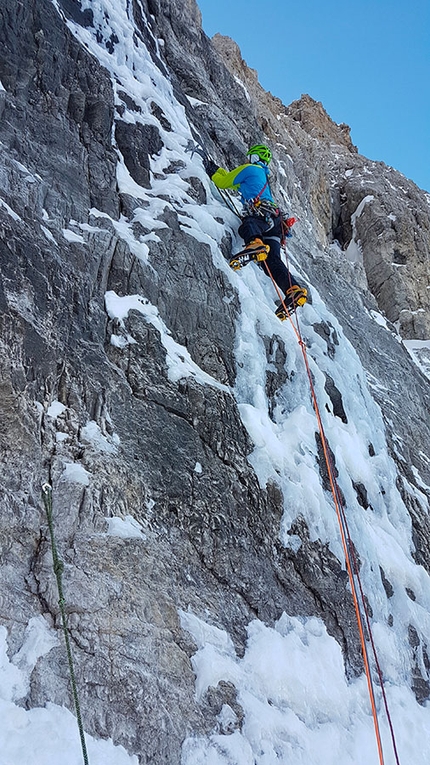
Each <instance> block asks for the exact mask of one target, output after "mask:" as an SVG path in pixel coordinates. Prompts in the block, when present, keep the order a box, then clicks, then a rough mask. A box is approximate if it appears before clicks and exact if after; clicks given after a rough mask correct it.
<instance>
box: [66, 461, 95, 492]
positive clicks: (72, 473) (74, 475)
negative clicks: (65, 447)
mask: <svg viewBox="0 0 430 765" xmlns="http://www.w3.org/2000/svg"><path fill="white" fill-rule="evenodd" d="M90 477H91V473H89V472H88V470H85V468H84V467H82V465H79V463H77V462H66V463H65V464H64V470H63V472H62V474H61V478H62V480H63V481H69V482H70V483H79V484H81V486H89V485H90Z"/></svg>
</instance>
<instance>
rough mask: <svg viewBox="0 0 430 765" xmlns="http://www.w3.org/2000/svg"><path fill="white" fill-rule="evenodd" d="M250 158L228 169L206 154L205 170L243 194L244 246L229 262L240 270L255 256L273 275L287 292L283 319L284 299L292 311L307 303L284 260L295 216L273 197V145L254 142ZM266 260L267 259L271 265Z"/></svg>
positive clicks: (225, 186) (219, 182) (279, 313)
mask: <svg viewBox="0 0 430 765" xmlns="http://www.w3.org/2000/svg"><path fill="white" fill-rule="evenodd" d="M247 158H248V162H246V164H244V165H239V167H236V168H235V169H234V170H230V172H228V170H224V169H223V168H222V167H218V165H217V164H216V163H215V162H213V160H211V159H210V158H209V157H205V158H204V165H205V170H206V172H207V174H208V175H209V177H210V178H211V180H212V181H213V182H214V184H215V186H217V188H219V189H233V190H235V191H236V190H237V191H239V193H240V196H241V202H242V204H243V212H242V223H241V224H240V226H239V229H238V232H239V234H240V236H241V237H242V239H243V240H244V242H245V248H244V250H242V251H241V252H239V253H237V255H234V256H233V257H232V258H231V260H230V266H231V267H232V268H233V269H234V270H238V269H240V268H242V267H243V266H244V265H246V264H247V263H249V262H250V261H251V260H254V261H256V262H257V263H259V265H260V266H261V267H262V268H263V271H264V272H265V274H266V275H267V276H270V275H272V276H273V279H274V280H275V282H276V284H277V285H278V287H279V289H280V290H281V291H282V292H283V293H284V294H285V298H284V300H283V301H281V302H280V303H279V305H278V307H277V309H276V315H277V316H279V318H280V319H282V320H283V319H285V318H286V317H287V314H286V313H285V310H284V307H283V305H282V302H284V303H285V306H286V308H287V309H288V312H290V313H291V312H293V311H294V310H295V309H296V308H297V306H299V305H304V303H306V300H307V294H308V293H307V290H306V288H305V287H303V286H302V285H301V284H299V283H298V282H297V281H296V279H295V278H294V277H293V276H292V274H290V272H289V270H288V268H287V267H286V266H285V265H284V263H283V261H282V260H281V241H282V240H283V239H284V237H285V236H288V235H290V228H291V225H292V224H293V223H294V218H288V219H285V218H284V216H283V215H282V213H281V211H280V209H279V207H278V206H277V205H276V202H275V201H274V199H273V196H272V192H271V190H270V185H269V163H270V160H271V159H272V152H271V151H270V149H269V148H268V147H267V146H264V145H263V144H257V145H255V146H251V148H250V149H249V150H248V152H247ZM263 261H266V263H267V266H268V269H267V268H266V267H265V265H264V264H263ZM269 271H270V273H269Z"/></svg>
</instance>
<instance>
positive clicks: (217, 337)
mask: <svg viewBox="0 0 430 765" xmlns="http://www.w3.org/2000/svg"><path fill="white" fill-rule="evenodd" d="M0 83H1V87H0V223H1V232H0V274H1V282H0V367H1V388H0V391H1V393H0V449H1V464H2V488H3V492H2V496H1V499H0V528H1V576H2V587H1V593H0V623H1V625H3V626H5V627H6V628H7V632H8V646H9V653H10V655H11V656H12V655H14V654H15V655H16V653H17V652H18V650H19V649H20V648H21V646H22V644H23V641H24V635H25V630H26V627H27V624H28V622H29V620H30V619H31V618H32V617H35V616H40V615H42V616H43V617H44V619H45V621H46V623H47V625H48V626H49V627H50V628H51V629H52V631H55V632H57V633H58V631H59V611H58V602H57V601H58V596H57V593H56V589H55V577H54V573H53V570H52V562H51V552H50V547H49V541H48V534H47V526H46V518H45V514H44V508H43V504H42V502H41V495H40V487H41V484H42V483H43V482H44V481H49V482H50V483H51V484H52V487H53V499H54V514H55V524H56V533H57V545H58V548H59V551H60V554H61V557H62V558H63V560H64V564H65V571H64V579H65V582H66V585H65V588H66V604H67V609H68V614H69V624H70V631H71V638H72V643H73V648H74V651H75V656H76V664H77V677H78V685H79V689H80V694H81V699H82V711H83V718H84V724H85V728H86V730H87V731H88V733H91V734H92V735H94V736H96V737H100V738H106V739H109V738H111V739H113V741H114V742H115V743H119V744H122V745H123V746H124V747H125V748H126V750H127V752H129V753H130V755H135V756H136V757H137V758H138V760H139V762H140V763H151V765H161V763H167V762H168V763H169V765H176V764H177V763H179V762H184V763H190V762H192V760H191V759H189V760H187V759H186V751H187V749H186V746H185V748H184V742H186V741H188V740H189V739H190V737H191V738H192V737H193V736H194V737H196V736H200V737H209V736H210V735H211V734H212V732H213V731H214V730H215V729H216V730H218V731H219V730H220V726H221V733H222V734H223V735H224V734H225V735H226V736H227V735H228V734H229V733H232V730H234V731H240V730H242V727H243V720H244V718H245V717H246V715H245V712H244V709H243V700H240V699H239V700H238V693H239V692H238V689H237V687H235V685H234V683H233V682H231V681H228V682H227V681H224V680H221V681H220V682H219V683H218V684H216V685H215V686H213V687H211V688H210V689H209V691H208V692H207V693H206V694H204V695H203V698H202V699H201V700H200V701H197V700H196V697H195V672H194V669H193V666H194V665H193V664H192V663H191V657H192V656H193V655H194V654H195V652H196V640H195V639H193V638H192V637H191V635H190V632H189V631H187V630H186V629H185V628H184V627H183V624H182V623H181V617H180V613H181V612H184V613H186V612H188V611H189V612H191V613H193V614H196V615H197V616H198V617H199V618H200V619H202V620H204V621H206V622H207V623H208V624H210V625H213V626H214V627H217V628H219V629H223V630H226V631H227V632H228V634H229V635H230V636H231V639H232V641H233V643H232V644H233V645H234V648H235V649H236V652H237V656H238V657H241V656H243V655H244V652H245V650H246V645H247V628H248V625H249V624H250V623H251V622H252V621H253V620H259V622H262V623H265V624H267V625H273V624H274V623H275V622H276V621H277V620H279V619H280V617H281V615H282V614H283V613H285V614H288V615H289V616H290V617H296V616H297V617H300V618H304V617H313V616H315V617H318V618H319V619H320V620H321V622H322V623H324V625H325V627H326V629H327V632H328V634H329V635H330V636H331V637H332V638H334V639H335V640H336V641H337V642H338V643H339V645H340V646H341V648H342V652H343V659H344V664H345V672H346V675H347V677H348V678H350V679H351V678H354V677H357V676H359V675H360V673H361V672H362V659H361V654H360V648H359V642H358V637H357V631H356V627H355V623H354V613H353V604H352V601H351V594H350V591H349V588H348V584H347V580H346V577H345V571H344V561H343V559H342V552H341V549H340V546H339V544H338V541H336V532H335V531H334V523H333V524H332V520H328V519H329V518H330V519H331V512H332V508H331V505H330V499H329V498H328V494H327V491H326V488H327V485H326V483H327V482H326V475H325V472H324V465H323V461H322V458H321V450H320V445H319V443H318V438H317V436H316V435H315V432H316V426H315V423H314V419H313V412H312V405H311V402H310V400H309V394H308V389H307V383H306V377H305V373H304V369H303V366H302V360H301V354H300V352H299V350H297V348H296V343H295V338H294V335H293V333H291V332H290V333H289V332H288V329H285V327H284V326H283V325H282V326H280V325H279V322H278V320H277V319H276V317H274V315H273V308H274V303H273V295H272V292H271V285H270V283H269V281H268V280H266V279H265V278H264V276H263V275H262V274H260V273H258V272H257V270H256V269H253V270H252V269H251V267H250V268H249V272H248V270H247V272H246V274H244V275H243V278H239V277H238V275H236V274H233V273H232V272H231V271H230V269H229V268H228V266H227V265H226V261H225V257H226V256H228V254H229V253H230V252H231V248H232V247H235V246H238V240H237V239H236V234H235V232H236V229H237V220H236V219H235V217H234V215H232V213H231V212H230V211H229V210H227V209H226V208H225V207H223V205H222V201H221V200H220V199H219V198H218V197H217V196H216V192H215V191H214V189H213V188H212V187H211V186H210V184H209V181H208V179H207V178H206V176H205V174H204V171H203V168H202V165H201V162H200V159H199V157H198V156H197V155H195V156H194V157H191V155H190V153H189V152H188V151H187V145H188V143H189V140H190V139H191V138H192V137H193V136H194V137H198V138H200V139H201V140H202V141H203V142H204V143H205V145H206V146H207V148H208V150H209V151H210V153H211V154H212V155H213V156H214V158H215V159H216V160H217V161H219V162H220V163H223V164H225V165H226V166H227V165H232V163H239V162H241V161H243V154H244V151H245V149H246V146H247V145H248V144H249V143H250V142H253V141H256V140H258V141H260V140H264V141H265V142H267V143H269V144H270V145H271V146H272V148H273V151H274V163H273V188H274V192H275V194H276V195H277V196H278V198H279V199H280V201H281V203H282V205H283V206H284V207H285V208H287V209H289V210H291V212H292V213H293V214H296V215H297V217H298V218H299V224H297V226H296V228H297V232H296V234H295V237H294V239H293V240H291V246H290V247H289V253H290V258H291V262H292V266H293V268H295V269H296V270H297V272H298V273H299V274H300V275H301V276H302V278H304V279H306V281H307V282H308V283H309V284H310V285H311V289H312V290H313V304H312V306H307V307H306V308H305V310H304V312H303V317H304V318H303V331H304V335H305V340H306V344H307V346H308V349H309V353H310V354H311V356H312V364H313V366H312V370H313V374H314V377H315V380H316V386H317V389H318V392H319V395H320V397H321V406H322V409H323V411H324V417H325V418H327V423H328V427H329V429H330V430H331V432H333V438H335V437H336V439H338V441H337V442H338V443H339V444H341V443H343V442H342V441H341V434H343V436H342V438H343V437H344V439H345V444H347V434H349V435H350V436H351V443H352V444H355V446H354V448H357V449H359V450H360V449H361V448H363V450H364V452H363V453H362V452H361V451H360V460H358V459H357V463H358V465H359V466H358V467H357V468H356V471H357V475H355V474H354V476H353V477H352V478H351V477H350V476H349V474H348V470H347V465H348V463H349V458H348V456H347V455H348V454H349V452H348V446H347V445H345V451H342V447H341V446H339V449H340V451H339V452H337V453H336V455H335V457H336V460H337V463H336V464H337V469H338V471H339V473H340V480H341V482H342V481H343V484H342V489H343V491H344V494H345V503H346V506H347V509H348V510H349V511H350V512H351V514H352V517H353V518H354V519H355V520H354V524H355V523H356V524H357V529H361V526H360V524H362V525H363V528H364V527H365V526H366V525H367V524H369V523H370V521H369V518H372V519H373V521H374V523H375V524H376V523H377V522H378V523H379V519H380V518H383V519H384V521H383V522H384V523H386V524H389V523H390V524H391V525H394V526H395V525H396V521H395V519H396V518H401V520H399V521H398V526H399V528H401V529H403V528H404V529H406V530H408V529H410V533H411V542H410V548H411V549H410V550H409V547H408V544H409V543H406V542H405V543H404V548H405V555H408V556H409V558H408V560H409V563H408V565H410V567H411V571H412V569H413V571H415V570H417V571H419V572H424V573H425V575H426V576H427V574H428V573H429V572H430V553H429V540H430V527H429V516H428V498H429V489H428V486H429V485H430V462H429V457H428V455H429V454H430V427H429V422H428V411H429V406H430V397H429V391H428V378H427V377H426V376H425V374H424V373H423V371H422V369H420V367H419V365H418V362H417V358H416V357H414V358H412V357H411V356H410V355H409V353H408V352H407V349H406V347H405V345H404V344H403V343H402V338H405V339H418V340H426V339H428V338H429V337H430V303H429V301H430V291H429V289H428V283H429V243H430V223H429V207H428V197H427V196H426V194H425V193H424V192H423V191H421V190H419V189H418V188H417V187H416V186H415V185H414V184H413V183H412V182H411V181H409V180H407V179H406V178H404V177H403V176H401V175H400V174H399V173H398V172H396V171H395V170H393V169H392V168H388V167H386V166H384V165H383V164H382V163H375V162H370V161H368V160H366V159H365V158H364V157H362V156H361V155H360V154H358V153H357V150H356V149H355V147H354V146H353V145H352V144H351V140H350V137H349V131H348V129H347V128H346V127H345V126H343V125H340V126H337V125H335V124H334V123H333V122H332V121H331V120H330V118H329V117H328V115H327V114H326V113H325V111H324V109H323V107H322V106H321V105H320V104H317V103H315V102H314V101H312V99H310V98H309V97H308V96H304V97H303V98H302V99H301V100H300V101H299V102H296V103H295V104H292V105H291V106H289V107H287V106H284V105H283V104H282V103H281V102H280V101H279V100H278V99H276V98H274V97H273V96H272V95H271V94H268V93H265V92H264V91H263V90H262V88H261V86H260V85H259V84H258V77H257V74H256V73H254V72H253V71H252V70H249V69H248V68H247V66H246V64H245V63H244V62H243V61H242V58H241V56H240V52H239V50H238V48H237V46H236V45H235V44H233V43H232V42H231V41H228V40H226V39H225V38H219V37H217V38H215V39H214V40H213V41H210V40H209V39H208V38H207V37H206V35H205V34H204V32H203V31H202V28H201V15H200V12H199V9H198V7H197V5H196V4H195V2H194V0H187V2H185V3H184V2H179V0H178V1H177V0H133V2H131V3H130V2H125V0H124V1H122V0H121V2H118V3H111V2H109V1H108V0H103V1H102V2H99V3H92V2H91V1H90V0H82V2H78V1H77V0H54V1H53V2H51V1H50V0H41V1H40V2H38V3H34V2H32V1H31V0H23V2H20V3H19V4H16V3H15V2H14V0H3V3H2V7H1V9H0ZM121 301H123V302H121ZM383 315H384V316H385V317H386V318H384V316H383ZM393 324H396V327H394V326H393ZM349 364H351V365H352V366H351V367H350V366H349ZM351 370H353V372H351ZM357 402H358V403H357ZM259 407H262V409H261V411H263V410H264V418H265V419H264V422H265V423H267V433H269V432H272V431H273V433H274V432H275V430H276V433H277V438H279V444H278V446H277V447H276V449H273V452H271V451H270V448H269V446H268V445H267V444H266V445H264V444H263V441H261V440H259V438H258V437H257V436H258V433H259V432H257V431H255V427H256V426H255V422H256V420H257V419H258V417H260V414H259V415H258V417H257V415H256V417H255V419H253V418H252V416H251V412H255V413H257V412H260V409H259ZM261 417H263V415H261ZM367 417H369V421H370V422H373V424H374V431H373V430H372V428H370V426H369V425H368V424H367V423H368V420H367V419H366V418H367ZM372 418H373V420H372ZM357 420H360V421H361V430H360V421H357ZM295 422H298V423H300V426H299V425H294V423H295ZM384 424H385V427H386V432H385V433H384ZM253 427H254V430H253ZM299 428H303V430H302V431H301V430H300V429H299ZM336 429H337V430H336ZM356 430H357V431H358V433H359V436H357V438H356V440H355V441H354V439H353V438H352V435H351V434H352V431H354V433H355V432H356ZM289 434H292V435H291V436H290V435H289ZM335 434H336V436H335ZM284 438H285V439H288V438H290V440H286V441H285V443H284V442H282V439H284ZM281 442H282V443H284V446H283V447H282V448H281V446H280V444H281ZM277 443H278V442H277ZM357 444H360V446H359V447H358V446H356V445H357ZM351 448H352V447H351ZM283 450H284V451H283ZM271 460H272V461H271ZM283 460H285V461H284V462H283ZM288 460H290V461H288ZM301 460H303V465H302V463H301ZM372 460H373V461H372ZM351 462H353V460H351ZM287 463H288V469H287V467H286V465H287ZM305 463H306V469H305ZM345 465H346V466H345ZM309 466H311V469H309V470H308V467H309ZM302 468H303V469H302ZM351 469H353V467H352V468H351ZM360 471H361V472H360ZM305 475H306V476H307V478H305ZM311 475H312V476H313V478H312V479H311V477H310V476H311ZM300 476H301V478H300ZM366 482H367V483H366ZM317 497H318V499H317ZM317 507H318V508H319V510H318V511H317V510H316V509H315V508H317ZM325 514H326V515H325ZM130 519H131V520H132V521H133V522H134V524H135V526H134V527H133V528H135V529H137V531H136V533H135V534H130V533H127V532H126V531H124V533H118V532H115V529H118V524H117V525H115V523H114V521H115V522H122V523H124V524H125V527H124V528H126V529H127V528H128V529H129V525H128V526H127V523H128V524H129V523H130ZM381 523H382V521H381ZM121 528H122V527H121ZM354 528H355V527H354ZM378 528H379V527H378ZM384 528H385V527H384ZM390 528H391V526H390ZM360 533H361V532H360ZM399 533H400V532H399ZM406 533H409V531H408V532H407V531H405V534H406ZM357 534H358V531H357ZM363 534H364V531H363ZM405 538H406V537H405ZM369 540H370V536H369ZM399 545H400V542H399ZM406 548H407V549H406ZM396 549H397V548H396ZM371 550H373V547H372V545H371V542H370V541H369V548H368V549H367V550H361V551H359V554H361V556H362V562H361V564H362V566H363V568H364V569H365V576H367V577H368V580H367V581H369V582H370V583H371V582H373V581H375V580H377V582H376V584H375V587H376V588H377V589H376V590H375V592H376V595H375V597H374V604H375V603H378V604H380V608H381V613H382V612H383V614H384V615H383V616H382V617H381V620H382V622H383V627H381V629H387V630H389V629H391V627H392V624H393V621H394V623H395V624H396V625H397V627H398V630H399V631H398V638H397V637H396V640H397V639H398V641H399V645H400V646H401V645H403V644H405V645H406V650H405V657H404V658H402V660H401V661H402V662H403V664H402V667H403V669H404V667H405V666H407V669H404V674H405V676H406V680H405V683H406V684H407V686H408V688H409V687H411V688H412V689H413V691H414V693H415V697H416V698H417V699H418V701H419V702H420V703H422V702H424V701H425V700H427V699H428V697H429V688H430V685H429V678H428V648H427V646H428V643H429V641H430V630H429V629H428V625H427V621H426V620H423V621H422V623H421V624H419V623H418V620H417V618H416V615H415V611H414V610H413V609H414V606H413V603H414V601H415V599H416V598H417V597H418V599H420V598H422V599H423V602H422V605H423V609H424V606H425V602H424V601H425V595H423V594H422V591H421V590H419V591H418V584H417V587H416V589H417V592H416V593H415V591H414V587H415V579H413V576H415V574H412V573H408V575H407V576H406V574H405V576H404V578H403V575H402V576H400V575H399V580H398V581H397V580H396V581H393V582H391V581H390V580H389V575H388V573H387V572H385V571H384V565H385V564H384V562H383V560H382V559H381V560H379V561H378V558H377V557H372V556H373V553H372V552H371ZM375 555H376V553H375ZM415 564H416V565H415ZM421 567H422V568H421ZM408 572H409V568H408ZM423 575H424V574H423ZM393 576H394V574H393ZM416 576H417V580H416V582H417V583H418V581H419V578H418V574H417V575H416ZM419 576H421V573H420V574H419ZM408 577H409V579H408V582H409V584H405V582H406V579H407V578H408ZM390 587H391V588H396V587H398V588H399V592H400V591H401V593H402V594H401V596H400V595H399V598H393V599H392V600H390V592H391V590H390ZM405 588H406V589H405ZM393 591H394V590H393ZM424 591H425V588H424ZM396 592H397V590H396ZM405 592H407V596H406V597H405V598H403V594H404V593H405ZM420 603H421V600H420ZM381 604H382V605H381ZM411 604H412V605H411ZM393 614H394V616H393ZM375 618H376V615H375ZM393 639H394V638H393ZM396 645H397V643H396ZM399 661H400V660H399ZM396 666H397V665H396ZM396 671H397V670H396ZM393 672H394V670H393ZM399 672H400V670H399ZM396 677H397V676H396ZM393 682H394V681H393ZM18 702H19V703H20V705H21V706H22V707H23V708H25V709H32V708H34V707H44V706H45V705H46V704H47V703H48V702H52V703H53V704H56V705H65V706H68V707H69V708H71V709H72V708H73V707H72V699H71V697H70V692H69V686H68V681H67V668H66V665H65V658H64V647H63V646H62V644H61V643H60V644H59V645H57V646H56V647H54V648H52V650H50V651H49V653H47V655H46V656H44V657H42V658H40V659H39V661H38V662H37V664H36V666H35V669H34V671H33V672H32V675H31V683H30V685H29V688H28V691H27V692H26V693H25V694H24V695H23V696H22V697H20V698H19V699H18ZM268 703H269V702H268ZM270 703H272V702H270ZM273 703H274V702H273ZM225 705H228V707H229V708H230V709H232V710H234V713H235V723H234V725H233V727H230V728H229V729H228V730H227V729H224V728H223V727H222V725H221V723H220V722H219V715H220V711H221V710H222V709H223V708H224V707H225ZM281 711H282V710H281ZM217 720H218V722H217ZM217 726H218V727H217ZM227 727H228V726H227ZM181 757H182V760H181ZM222 761H223V762H224V760H222ZM225 762H227V760H225Z"/></svg>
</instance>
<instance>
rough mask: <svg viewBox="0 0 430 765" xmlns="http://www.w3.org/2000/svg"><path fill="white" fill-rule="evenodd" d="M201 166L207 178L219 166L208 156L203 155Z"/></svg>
mask: <svg viewBox="0 0 430 765" xmlns="http://www.w3.org/2000/svg"><path fill="white" fill-rule="evenodd" d="M203 166H204V168H205V170H206V172H207V174H208V176H209V178H212V176H213V175H214V173H216V171H217V170H218V168H219V165H217V164H216V162H214V161H213V159H211V158H210V157H203Z"/></svg>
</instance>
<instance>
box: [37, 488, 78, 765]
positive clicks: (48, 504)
mask: <svg viewBox="0 0 430 765" xmlns="http://www.w3.org/2000/svg"><path fill="white" fill-rule="evenodd" d="M42 495H43V503H44V505H45V510H46V517H47V519H48V528H49V535H50V539H51V550H52V563H53V567H54V573H55V576H56V579H57V589H58V605H59V607H60V613H61V622H62V627H63V632H64V640H65V643H66V653H67V660H68V663H69V672H70V681H71V686H72V694H73V701H74V703H75V711H76V719H77V721H78V729H79V738H80V740H81V747H82V756H83V760H84V764H85V765H89V761H88V753H87V747H86V743H85V734H84V726H83V723H82V716H81V707H80V704H79V697H78V689H77V685H76V677H75V670H74V666H73V656H72V649H71V646H70V638H69V630H68V627H67V616H66V610H65V605H66V601H65V599H64V594H63V582H62V578H61V577H62V573H63V571H64V563H63V561H62V560H60V558H59V557H58V552H57V545H56V543H55V536H54V523H53V512H52V486H51V485H50V484H49V483H44V484H42Z"/></svg>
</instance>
